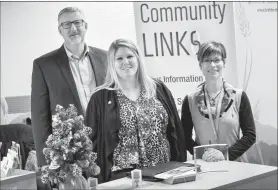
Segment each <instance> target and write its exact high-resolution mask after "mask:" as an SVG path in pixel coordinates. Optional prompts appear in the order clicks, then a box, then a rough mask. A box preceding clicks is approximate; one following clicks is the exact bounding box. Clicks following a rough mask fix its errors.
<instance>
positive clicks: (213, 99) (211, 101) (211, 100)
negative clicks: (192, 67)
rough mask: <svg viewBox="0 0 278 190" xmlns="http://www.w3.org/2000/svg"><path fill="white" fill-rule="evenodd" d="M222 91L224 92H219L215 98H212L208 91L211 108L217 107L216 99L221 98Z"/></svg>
mask: <svg viewBox="0 0 278 190" xmlns="http://www.w3.org/2000/svg"><path fill="white" fill-rule="evenodd" d="M221 91H222V90H220V92H218V94H217V95H216V96H215V97H214V98H212V97H210V95H209V93H208V90H207V94H208V97H209V103H210V105H211V106H215V104H216V101H215V99H216V98H217V97H218V96H219V94H220V93H221Z"/></svg>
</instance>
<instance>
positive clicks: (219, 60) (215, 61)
mask: <svg viewBox="0 0 278 190" xmlns="http://www.w3.org/2000/svg"><path fill="white" fill-rule="evenodd" d="M221 61H222V59H214V60H203V63H204V64H206V65H208V64H211V63H212V62H213V63H214V64H219V63H221Z"/></svg>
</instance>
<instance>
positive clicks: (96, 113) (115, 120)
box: [85, 81, 187, 183]
mask: <svg viewBox="0 0 278 190" xmlns="http://www.w3.org/2000/svg"><path fill="white" fill-rule="evenodd" d="M156 95H157V98H158V100H159V101H160V102H161V103H162V105H163V106H164V108H165V109H166V111H167V113H168V116H169V122H168V127H167V137H168V140H169V143H170V151H171V160H175V161H183V162H184V161H186V159H187V157H186V156H187V155H186V145H185V142H186V141H185V139H184V132H183V129H182V125H181V121H180V118H179V115H178V112H177V108H176V105H175V101H174V99H173V96H172V94H171V92H170V90H169V89H168V88H167V87H166V86H165V85H164V84H163V83H162V82H161V81H158V82H157V88H156ZM117 104H118V102H117V95H116V92H115V91H114V90H107V89H103V90H100V91H98V92H96V93H95V94H93V96H92V97H91V99H90V102H89V104H88V107H87V113H86V119H85V124H86V125H87V126H89V127H91V128H92V131H93V132H92V135H91V139H92V142H93V151H94V152H97V164H98V165H99V166H100V168H101V172H100V174H99V176H98V180H99V183H103V182H107V181H109V180H110V177H111V168H112V166H113V152H114V149H115V148H116V146H117V144H118V142H119V137H118V133H119V129H120V128H121V127H122V125H121V122H120V113H119V106H118V105H117Z"/></svg>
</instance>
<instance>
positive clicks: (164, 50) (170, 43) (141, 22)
mask: <svg viewBox="0 0 278 190" xmlns="http://www.w3.org/2000/svg"><path fill="white" fill-rule="evenodd" d="M134 14H135V26H136V37H137V44H138V45H139V48H140V49H141V51H142V54H143V55H144V58H145V59H144V60H145V62H146V67H147V70H148V72H149V74H150V75H151V76H152V77H156V78H159V79H160V80H162V81H163V82H164V83H165V84H166V85H167V86H168V87H169V89H170V90H171V92H172V93H173V96H174V99H175V101H176V104H177V107H178V110H179V111H180V107H181V104H182V100H183V99H184V97H185V95H186V94H187V93H189V92H192V91H195V89H196V87H197V86H198V84H200V83H201V82H204V81H205V78H204V77H203V75H202V73H201V71H200V68H199V63H198V61H197V56H196V53H197V51H198V49H199V47H200V45H201V43H203V42H206V41H209V40H215V41H218V42H221V43H223V44H224V46H225V47H226V50H227V63H226V68H225V69H224V77H225V79H226V80H227V81H228V82H229V83H230V84H232V85H234V86H235V87H236V86H237V69H236V65H237V64H236V53H235V34H234V20H233V18H234V17H233V4H232V3H231V2H134Z"/></svg>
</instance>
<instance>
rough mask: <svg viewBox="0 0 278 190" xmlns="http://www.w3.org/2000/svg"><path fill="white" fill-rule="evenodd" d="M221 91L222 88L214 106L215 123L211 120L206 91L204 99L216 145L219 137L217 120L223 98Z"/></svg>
mask: <svg viewBox="0 0 278 190" xmlns="http://www.w3.org/2000/svg"><path fill="white" fill-rule="evenodd" d="M205 89H206V87H205ZM222 91H223V88H222V89H221V92H220V98H219V100H218V103H217V105H216V118H215V122H214V121H213V118H212V113H211V107H210V103H209V98H208V94H207V90H205V98H206V103H207V108H208V114H209V120H210V123H211V127H212V130H213V134H214V140H215V141H216V142H217V143H219V142H218V140H219V137H218V135H219V118H220V111H221V104H222V99H223V97H224V93H222Z"/></svg>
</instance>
